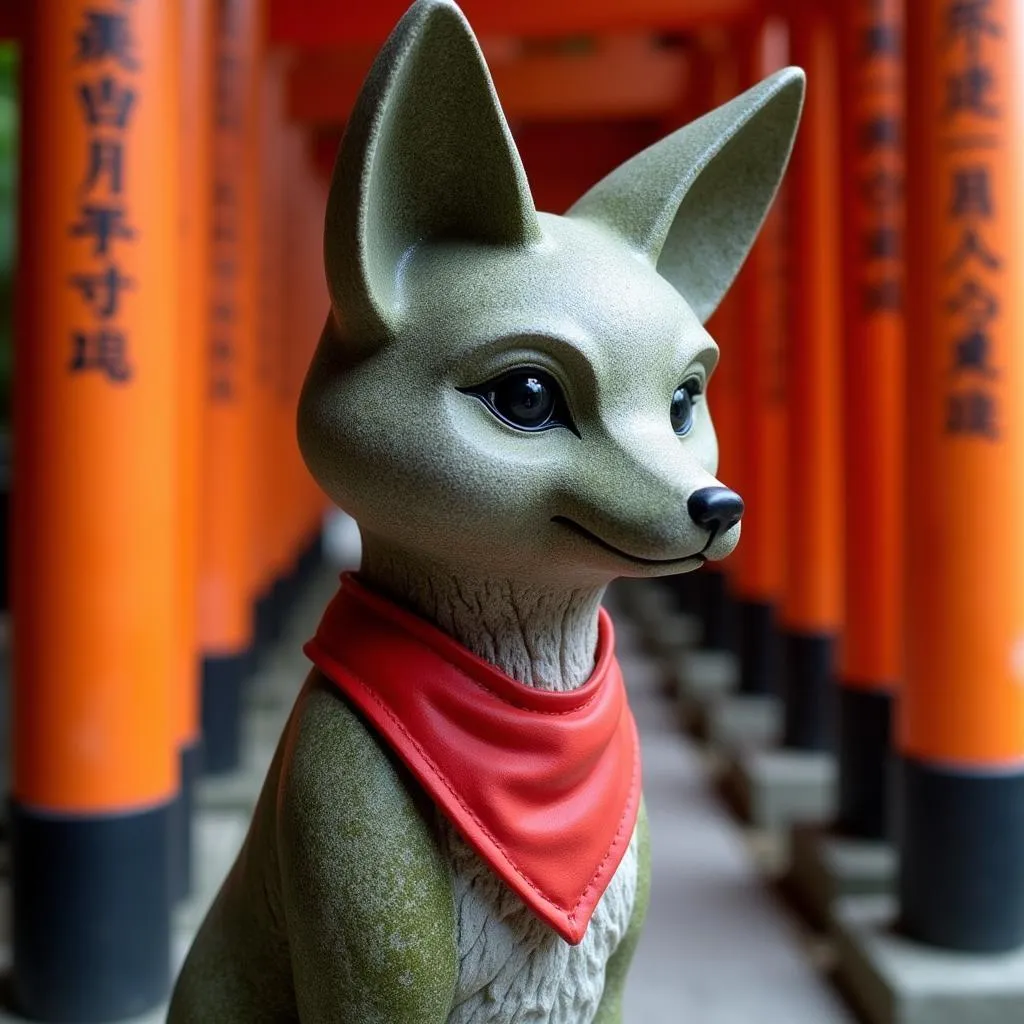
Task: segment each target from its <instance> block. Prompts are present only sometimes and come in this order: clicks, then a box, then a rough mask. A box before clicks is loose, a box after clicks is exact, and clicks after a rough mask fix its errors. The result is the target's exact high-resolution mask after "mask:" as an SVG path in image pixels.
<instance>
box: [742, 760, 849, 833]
mask: <svg viewBox="0 0 1024 1024" xmlns="http://www.w3.org/2000/svg"><path fill="white" fill-rule="evenodd" d="M725 783H726V786H727V788H728V792H729V795H730V796H731V797H732V799H733V801H734V803H735V805H736V809H737V810H738V811H739V813H740V815H741V816H742V817H743V818H744V819H745V820H746V821H748V822H750V824H752V825H755V826H757V827H759V828H787V827H789V826H790V825H794V824H796V823H797V822H825V821H830V820H831V819H832V818H833V817H834V815H835V807H836V763H835V758H834V757H833V755H832V754H827V753H819V752H816V751H805V750H787V749H785V748H780V749H777V750H757V749H755V748H747V749H744V750H741V751H739V752H738V753H737V754H736V755H735V756H734V757H733V759H732V761H731V763H730V765H729V769H728V772H727V775H726V779H725Z"/></svg>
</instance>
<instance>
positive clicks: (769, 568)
mask: <svg viewBox="0 0 1024 1024" xmlns="http://www.w3.org/2000/svg"><path fill="white" fill-rule="evenodd" d="M752 28H753V31H751V32H750V34H749V36H748V38H747V39H746V40H745V42H746V53H745V57H746V65H747V66H746V68H745V69H744V70H745V76H746V82H745V84H746V85H753V84H754V83H755V82H759V81H760V80H761V79H763V78H764V77H766V76H767V75H769V74H771V73H772V72H774V71H777V70H779V69H780V68H782V67H783V66H785V64H786V63H787V59H788V40H787V37H786V31H785V25H784V24H783V23H782V22H781V21H779V20H777V19H764V20H762V21H761V22H760V23H759V24H757V25H756V26H753V27H752ZM787 195H788V184H787V183H786V182H784V183H783V187H782V191H781V192H780V194H779V196H778V198H777V199H776V201H775V204H774V205H773V206H772V209H771V210H770V211H769V213H768V216H767V218H766V219H765V223H764V225H763V226H762V228H761V233H760V235H759V236H758V238H757V241H755V242H754V247H753V249H752V250H751V252H750V256H749V257H748V258H747V263H746V266H744V268H743V269H742V270H741V271H740V276H739V278H738V279H737V281H736V284H735V285H734V286H733V291H734V292H735V293H736V297H737V302H738V305H739V307H740V310H741V317H742V319H741V324H740V332H741V339H742V340H741V342H740V352H739V358H738V360H737V361H738V363H739V369H738V373H739V384H738V389H737V390H738V398H739V408H740V410H741V411H742V419H741V427H740V436H739V439H738V446H737V447H738V450H739V456H740V458H741V459H742V462H743V468H742V473H741V478H742V481H743V501H744V505H745V511H744V513H743V532H742V536H741V539H740V551H741V557H740V559H739V561H738V564H737V567H736V573H735V587H736V594H737V599H738V602H739V617H740V677H739V687H738V691H739V693H740V694H741V695H742V696H743V698H744V700H743V703H744V704H745V705H746V706H747V707H748V708H750V709H751V710H753V708H755V707H757V706H760V707H763V708H764V709H765V714H764V715H762V716H761V717H762V718H764V719H768V720H772V719H775V718H777V712H778V703H779V698H778V695H779V693H780V691H781V674H782V663H781V654H782V645H781V638H780V632H779V622H778V614H779V602H780V600H781V597H782V588H783V580H784V574H785V550H786V540H787V535H788V533H789V529H788V524H787V522H786V518H785V516H786V501H785V496H786V485H785V477H786V433H785V431H786V400H785V380H786V360H785V341H786V327H787V323H788V317H787V315H786V310H785V303H786V301H787V292H786V275H785V268H784V259H785V242H786V238H785V228H786V221H785V217H786V202H787ZM748 698H749V699H748ZM750 717H751V719H753V718H754V716H753V715H751V716H750ZM737 725H739V722H738V721H737ZM754 725H755V723H754V721H753V720H751V726H752V727H753V726H754ZM773 725H774V721H768V722H767V727H762V728H761V729H760V730H757V729H755V728H751V729H750V732H751V734H753V733H754V732H756V731H760V732H762V733H764V732H767V731H768V729H769V728H770V727H771V726H773ZM745 731H746V730H744V732H745Z"/></svg>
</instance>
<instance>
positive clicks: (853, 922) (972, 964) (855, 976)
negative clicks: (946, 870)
mask: <svg viewBox="0 0 1024 1024" xmlns="http://www.w3.org/2000/svg"><path fill="white" fill-rule="evenodd" d="M936 899H941V894H938V893H937V894H936ZM895 913H896V911H895V902H894V901H893V900H892V899H891V898H888V897H884V896H882V897H877V896H862V897H850V898H848V899H845V900H840V901H839V902H838V903H836V904H835V906H834V908H833V935H834V938H835V942H836V950H837V953H838V957H839V961H838V979H839V983H840V984H841V985H842V986H843V988H844V990H845V991H846V992H847V993H848V995H849V996H850V998H851V1000H852V1001H853V1002H854V1003H855V1005H856V1006H857V1007H858V1009H860V1010H861V1012H862V1013H863V1014H864V1019H865V1020H866V1021H867V1022H868V1024H1020V1022H1021V1021H1024V950H1020V951H1017V952H1014V953H1008V954H999V955H992V954H984V955H979V954H967V953H954V952H948V951H945V950H940V949H935V948H932V947H929V946H922V945H919V944H917V943H914V942H911V941H910V940H909V939H905V938H903V937H901V936H899V935H897V934H896V933H895V932H894V931H893V930H892V924H893V922H894V920H895Z"/></svg>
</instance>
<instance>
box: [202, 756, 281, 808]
mask: <svg viewBox="0 0 1024 1024" xmlns="http://www.w3.org/2000/svg"><path fill="white" fill-rule="evenodd" d="M266 777H267V770H266V768H263V769H261V770H257V769H255V768H249V767H247V766H246V767H242V768H240V769H239V770H238V771H236V772H232V773H231V774H230V775H223V776H214V777H211V778H206V779H200V780H199V783H198V785H197V786H196V806H197V808H198V809H200V810H203V811H237V812H238V813H240V814H247V815H248V814H252V812H253V810H254V809H255V807H256V801H257V800H258V799H259V797H260V791H261V790H262V789H263V783H264V780H265V779H266Z"/></svg>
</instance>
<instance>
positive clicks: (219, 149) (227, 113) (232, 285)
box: [208, 0, 242, 402]
mask: <svg viewBox="0 0 1024 1024" xmlns="http://www.w3.org/2000/svg"><path fill="white" fill-rule="evenodd" d="M234 6H235V5H234V4H233V3H232V2H231V0H221V2H220V3H219V4H218V13H217V19H218V29H217V58H216V65H215V67H214V100H213V103H214V110H213V116H214V125H215V126H216V132H217V135H216V139H215V143H214V180H213V238H212V240H211V241H212V249H213V282H212V285H213V288H212V290H213V299H212V301H213V305H212V308H211V311H210V312H211V317H210V319H211V323H210V349H209V360H208V365H209V370H210V377H209V389H210V397H211V398H212V399H213V400H214V401H216V402H231V401H233V400H235V398H236V397H237V394H238V380H237V376H238V374H237V366H236V353H237V344H236V332H237V331H238V321H239V316H238V294H237V289H238V283H239V269H240V268H239V259H240V255H241V254H240V252H239V229H240V225H239V221H240V215H241V197H240V195H239V187H238V178H237V174H238V170H239V168H240V166H241V162H240V160H241V155H242V154H241V131H242V96H241V88H242V81H241V80H242V75H241V68H240V66H239V55H238V53H237V52H236V46H237V31H236V26H235V24H234V21H233V15H234V14H235V12H234V10H233V8H234Z"/></svg>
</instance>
